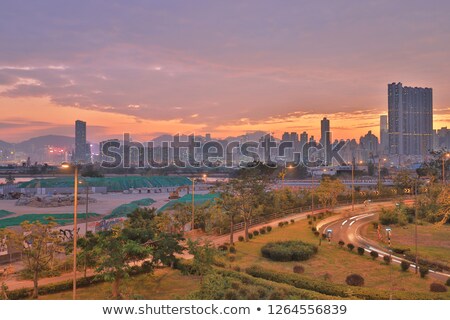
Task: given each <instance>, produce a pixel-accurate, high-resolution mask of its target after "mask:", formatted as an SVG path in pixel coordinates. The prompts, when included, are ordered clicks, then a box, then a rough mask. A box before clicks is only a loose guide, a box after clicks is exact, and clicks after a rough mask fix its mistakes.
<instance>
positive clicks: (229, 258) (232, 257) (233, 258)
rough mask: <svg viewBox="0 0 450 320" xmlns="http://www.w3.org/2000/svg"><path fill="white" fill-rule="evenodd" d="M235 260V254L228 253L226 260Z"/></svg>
mask: <svg viewBox="0 0 450 320" xmlns="http://www.w3.org/2000/svg"><path fill="white" fill-rule="evenodd" d="M235 260H236V256H235V255H234V254H230V255H229V256H228V261H230V262H234V261H235Z"/></svg>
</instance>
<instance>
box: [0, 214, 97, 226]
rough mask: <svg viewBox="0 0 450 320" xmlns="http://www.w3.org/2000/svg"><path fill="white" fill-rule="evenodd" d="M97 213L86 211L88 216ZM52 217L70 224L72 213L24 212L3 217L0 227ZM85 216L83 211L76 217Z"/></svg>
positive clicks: (43, 220) (46, 221) (61, 222)
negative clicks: (17, 215) (16, 215)
mask: <svg viewBox="0 0 450 320" xmlns="http://www.w3.org/2000/svg"><path fill="white" fill-rule="evenodd" d="M98 216H99V215H98V214H97V213H92V212H90V213H88V217H98ZM49 217H52V218H53V219H54V220H53V221H54V222H56V223H57V224H59V225H65V224H70V223H72V222H73V213H48V214H47V213H44V214H41V213H39V214H37V213H29V214H24V215H21V216H19V217H12V218H5V219H1V220H0V228H6V227H13V226H19V225H20V224H21V223H22V222H24V221H28V222H34V221H39V222H41V223H43V224H46V223H48V220H47V218H49ZM85 217H86V214H85V213H78V214H77V218H78V219H80V220H81V219H84V218H85Z"/></svg>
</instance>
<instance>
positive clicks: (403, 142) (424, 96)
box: [388, 82, 433, 155]
mask: <svg viewBox="0 0 450 320" xmlns="http://www.w3.org/2000/svg"><path fill="white" fill-rule="evenodd" d="M388 134H389V153H390V154H392V155H425V154H426V153H427V151H428V150H430V149H432V147H433V91H432V89H431V88H418V87H403V85H402V83H400V82H399V83H391V84H388Z"/></svg>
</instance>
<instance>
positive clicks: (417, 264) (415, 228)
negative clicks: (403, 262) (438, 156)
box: [414, 179, 419, 274]
mask: <svg viewBox="0 0 450 320" xmlns="http://www.w3.org/2000/svg"><path fill="white" fill-rule="evenodd" d="M417 182H418V179H416V180H415V181H414V238H415V239H414V242H415V249H416V250H415V251H416V274H417V271H418V269H419V255H418V250H417V242H418V234H417V224H418V221H417V219H418V216H419V214H418V210H417Z"/></svg>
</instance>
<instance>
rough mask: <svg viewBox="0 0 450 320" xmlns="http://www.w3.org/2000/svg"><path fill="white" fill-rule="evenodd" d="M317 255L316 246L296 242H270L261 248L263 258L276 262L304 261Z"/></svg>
mask: <svg viewBox="0 0 450 320" xmlns="http://www.w3.org/2000/svg"><path fill="white" fill-rule="evenodd" d="M316 253H317V247H316V246H314V245H312V244H309V243H305V242H302V241H294V240H292V241H278V242H269V243H267V244H266V245H264V246H263V247H262V248H261V254H262V256H263V257H265V258H268V259H271V260H274V261H304V260H308V259H309V258H311V257H312V256H313V255H314V254H316Z"/></svg>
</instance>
